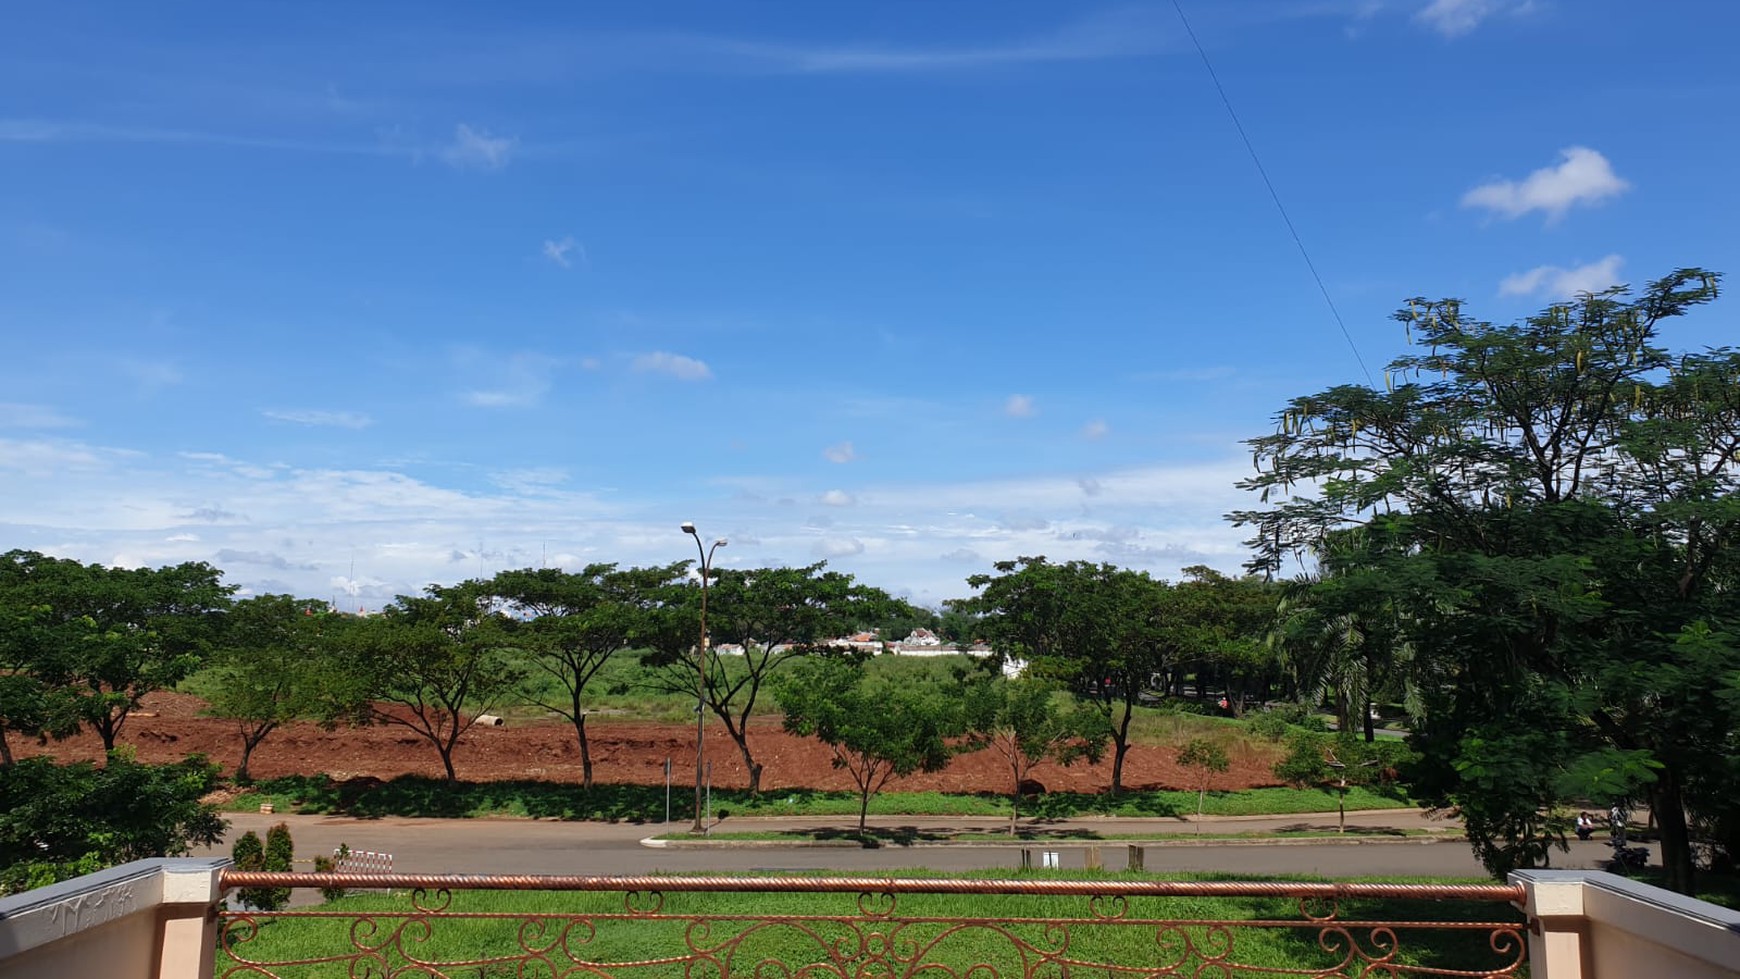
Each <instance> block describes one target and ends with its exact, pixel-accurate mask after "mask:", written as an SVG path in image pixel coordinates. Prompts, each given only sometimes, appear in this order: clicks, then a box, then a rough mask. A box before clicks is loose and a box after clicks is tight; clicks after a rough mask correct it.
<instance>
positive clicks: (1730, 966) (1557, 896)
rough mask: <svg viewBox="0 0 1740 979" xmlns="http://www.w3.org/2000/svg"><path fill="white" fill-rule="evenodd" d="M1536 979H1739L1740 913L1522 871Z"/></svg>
mask: <svg viewBox="0 0 1740 979" xmlns="http://www.w3.org/2000/svg"><path fill="white" fill-rule="evenodd" d="M1510 879H1511V882H1512V883H1516V884H1521V885H1523V888H1524V889H1525V891H1526V893H1527V897H1526V898H1525V899H1524V901H1523V911H1524V912H1525V913H1527V914H1528V916H1529V922H1530V924H1529V974H1530V975H1531V976H1534V977H1535V979H1620V977H1631V976H1652V977H1659V979H1668V977H1672V979H1734V977H1740V912H1735V911H1729V910H1728V909H1726V908H1721V907H1717V906H1716V905H1714V904H1709V903H1707V902H1704V901H1698V900H1694V899H1692V898H1689V897H1685V896H1683V895H1680V894H1675V893H1674V892H1672V891H1667V890H1663V889H1661V888H1659V887H1651V886H1650V885H1648V884H1640V883H1638V882H1637V881H1634V880H1631V879H1629V878H1626V877H1620V876H1617V875H1615V874H1604V873H1596V872H1590V871H1579V870H1525V871H1518V872H1516V873H1513V874H1511V875H1510Z"/></svg>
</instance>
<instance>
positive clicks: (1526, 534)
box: [1233, 269, 1740, 891]
mask: <svg viewBox="0 0 1740 979" xmlns="http://www.w3.org/2000/svg"><path fill="white" fill-rule="evenodd" d="M1717 286H1718V278H1717V276H1715V275H1713V274H1711V273H1708V272H1705V271H1703V270H1699V269H1682V270H1679V271H1676V272H1674V273H1672V274H1671V275H1669V276H1667V277H1665V278H1663V279H1660V280H1658V281H1655V282H1652V283H1650V284H1649V285H1648V286H1647V287H1646V288H1645V289H1644V290H1642V292H1641V293H1640V294H1637V295H1635V296H1634V295H1633V294H1632V293H1631V292H1630V291H1629V290H1627V289H1625V288H1614V289H1609V290H1606V291H1604V292H1601V293H1597V294H1593V295H1585V296H1582V297H1579V298H1578V299H1577V300H1575V301H1573V302H1567V303H1558V304H1555V305H1553V306H1551V307H1549V308H1547V309H1545V310H1543V311H1542V312H1541V313H1539V314H1537V315H1535V316H1532V317H1530V318H1528V319H1527V320H1526V321H1524V322H1522V323H1518V324H1512V325H1504V326H1501V325H1494V324H1491V323H1487V322H1482V321H1478V320H1474V319H1472V318H1470V317H1468V316H1467V315H1466V313H1465V312H1464V310H1463V309H1462V306H1461V304H1460V303H1459V302H1457V301H1455V300H1442V301H1437V302H1430V301H1427V300H1424V299H1414V300H1411V301H1410V302H1409V305H1408V308H1407V309H1404V310H1401V311H1400V312H1398V313H1397V319H1398V320H1399V321H1400V322H1402V323H1403V324H1404V326H1405V328H1406V329H1407V331H1408V333H1409V334H1410V337H1411V339H1412V341H1413V342H1414V343H1415V351H1414V352H1412V353H1409V354H1407V355H1405V356H1403V357H1400V358H1398V359H1396V360H1395V361H1394V362H1392V363H1391V365H1390V366H1389V368H1388V370H1387V371H1386V373H1385V385H1384V388H1383V389H1376V388H1372V387H1364V386H1356V385H1344V386H1341V387H1336V388H1332V389H1330V390H1327V391H1324V392H1321V393H1319V394H1315V395H1309V396H1306V397H1300V398H1296V399H1294V400H1293V401H1292V402H1290V403H1289V404H1288V405H1287V406H1286V408H1285V409H1284V410H1283V411H1282V412H1280V414H1279V416H1278V418H1277V422H1278V424H1277V430H1276V431H1275V432H1274V433H1273V434H1271V435H1267V436H1264V437H1262V438H1258V439H1254V440H1252V442H1251V444H1252V445H1253V447H1254V448H1255V458H1256V462H1257V474H1256V475H1255V476H1254V477H1252V478H1251V479H1248V480H1246V481H1245V482H1244V484H1243V485H1245V486H1246V487H1247V488H1250V489H1253V490H1257V491H1259V492H1260V493H1262V495H1263V499H1264V502H1265V504H1266V506H1265V507H1264V508H1263V509H1258V510H1252V511H1245V512H1241V513H1237V514H1234V515H1233V517H1234V519H1235V520H1236V521H1237V522H1239V523H1241V524H1243V525H1245V526H1249V527H1251V528H1252V530H1253V540H1252V544H1253V545H1254V546H1255V547H1256V548H1257V552H1258V553H1257V558H1256V559H1255V561H1254V563H1253V567H1254V568H1255V569H1257V570H1263V571H1269V572H1274V571H1276V570H1279V569H1281V568H1282V567H1283V566H1284V564H1285V563H1286V562H1287V561H1289V560H1291V559H1292V558H1294V557H1296V556H1298V555H1303V554H1308V553H1313V552H1318V553H1321V552H1323V551H1324V549H1326V548H1333V549H1334V550H1335V552H1336V553H1337V561H1338V563H1339V564H1340V565H1341V568H1342V570H1341V571H1340V572H1339V573H1338V577H1341V578H1343V579H1345V580H1349V581H1351V582H1352V583H1354V584H1355V585H1356V586H1357V587H1359V588H1361V589H1364V590H1366V591H1367V592H1368V593H1370V594H1374V595H1376V594H1381V595H1383V596H1384V597H1385V599H1386V601H1389V602H1392V603H1394V606H1395V608H1396V610H1397V613H1398V616H1397V618H1398V621H1399V622H1400V623H1402V625H1401V628H1402V629H1403V630H1404V632H1405V636H1404V638H1405V639H1406V641H1407V643H1408V644H1409V646H1410V648H1411V650H1412V653H1413V657H1412V662H1411V664H1410V665H1409V666H1408V670H1409V672H1410V673H1411V674H1412V675H1411V677H1410V680H1411V682H1412V683H1413V684H1415V687H1416V689H1417V690H1418V691H1419V696H1420V701H1421V707H1422V708H1423V716H1422V718H1421V719H1420V721H1418V722H1417V723H1416V725H1415V732H1414V736H1413V743H1414V744H1415V746H1416V747H1417V748H1418V749H1419V750H1420V752H1421V756H1422V757H1421V761H1420V763H1419V765H1418V766H1416V771H1415V775H1416V778H1415V789H1416V791H1417V793H1419V794H1420V795H1421V796H1422V798H1423V799H1425V800H1426V801H1427V802H1428V803H1430V804H1437V805H1454V806H1459V807H1462V809H1463V811H1464V812H1465V813H1472V814H1474V818H1472V819H1471V820H1470V821H1469V823H1468V826H1467V828H1468V833H1469V838H1470V841H1471V843H1472V845H1473V846H1474V847H1475V849H1476V851H1477V852H1478V853H1480V854H1481V856H1482V858H1483V859H1484V860H1485V862H1486V864H1487V866H1488V867H1489V868H1490V869H1491V870H1492V871H1493V872H1495V873H1502V872H1504V871H1505V870H1508V869H1510V868H1511V867H1514V866H1532V865H1537V864H1538V863H1540V862H1542V861H1544V859H1545V855H1546V853H1547V848H1548V847H1549V846H1552V845H1559V844H1562V836H1560V835H1559V834H1558V833H1557V832H1556V831H1555V827H1554V826H1553V825H1551V823H1550V821H1547V820H1545V819H1544V818H1543V817H1541V816H1540V815H1539V813H1540V812H1542V811H1544V810H1543V807H1544V806H1547V805H1549V804H1551V803H1556V802H1562V801H1568V800H1567V792H1569V791H1571V785H1572V784H1573V783H1574V781H1575V780H1574V779H1567V778H1566V777H1565V776H1566V774H1567V773H1570V772H1577V771H1585V770H1587V766H1586V765H1585V764H1584V763H1583V761H1582V758H1583V756H1585V755H1588V754H1591V753H1600V754H1603V755H1610V754H1611V753H1612V752H1622V753H1627V756H1628V757H1646V758H1647V759H1648V761H1649V762H1650V763H1651V764H1647V765H1645V764H1628V765H1626V766H1624V767H1623V772H1625V773H1627V776H1626V778H1625V779H1624V783H1625V784H1623V785H1622V786H1620V787H1618V788H1614V787H1612V786H1609V787H1608V788H1607V791H1610V792H1611V791H1616V792H1619V793H1622V794H1626V795H1632V796H1637V797H1644V798H1647V800H1648V802H1649V805H1650V809H1651V812H1652V813H1653V814H1654V816H1655V818H1656V821H1657V825H1658V827H1659V828H1660V830H1661V849H1662V861H1663V865H1664V866H1665V867H1666V868H1667V872H1668V882H1669V883H1670V885H1671V886H1673V887H1674V888H1675V889H1677V890H1682V891H1685V890H1688V889H1689V888H1690V887H1691V886H1692V872H1693V854H1692V845H1691V843H1692V841H1691V836H1690V828H1691V823H1692V822H1695V821H1698V820H1704V821H1711V820H1714V821H1717V822H1719V821H1720V817H1721V814H1722V813H1732V812H1733V811H1734V809H1735V807H1736V805H1737V803H1736V802H1735V801H1734V800H1736V799H1740V785H1736V784H1735V783H1734V781H1733V775H1732V773H1733V765H1732V762H1731V760H1730V759H1731V757H1732V754H1731V752H1732V747H1733V738H1732V732H1733V731H1734V730H1735V728H1736V727H1740V715H1736V713H1735V710H1736V708H1737V707H1740V704H1736V703H1735V702H1734V699H1733V698H1730V697H1725V695H1724V689H1725V683H1726V681H1725V680H1724V678H1725V677H1731V676H1733V675H1734V672H1735V671H1736V670H1740V650H1737V649H1736V646H1735V644H1734V643H1733V642H1731V641H1728V640H1726V639H1724V638H1720V637H1725V636H1729V635H1733V634H1734V633H1735V631H1736V626H1737V624H1740V587H1736V586H1737V585H1740V560H1737V556H1736V555H1737V552H1736V544H1737V542H1740V493H1736V490H1737V489H1740V352H1736V351H1734V350H1732V349H1728V348H1722V349H1715V350H1706V351H1702V352H1686V353H1671V352H1669V351H1668V350H1667V349H1665V348H1664V347H1663V346H1661V345H1660V331H1661V329H1662V327H1663V325H1664V324H1665V322H1666V321H1668V320H1670V319H1672V318H1674V317H1677V316H1681V315H1683V314H1686V313H1688V312H1690V311H1691V310H1692V309H1693V308H1694V307H1697V306H1700V305H1702V304H1705V303H1708V302H1710V301H1712V300H1713V299H1714V298H1715V297H1716V293H1717ZM1630 753H1642V755H1632V754H1630ZM1699 806H1702V807H1707V809H1706V811H1704V812H1702V813H1700V812H1698V811H1696V808H1695V807H1699ZM1689 809H1691V810H1692V811H1691V812H1690V817H1688V810H1689Z"/></svg>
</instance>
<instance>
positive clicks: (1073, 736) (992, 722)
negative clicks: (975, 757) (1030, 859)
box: [961, 676, 1107, 836]
mask: <svg viewBox="0 0 1740 979" xmlns="http://www.w3.org/2000/svg"><path fill="white" fill-rule="evenodd" d="M961 697H962V705H963V710H964V712H965V714H964V716H965V720H966V729H967V731H968V738H969V741H968V745H969V746H971V747H974V748H990V749H991V750H992V751H994V752H996V754H997V755H998V756H999V757H1001V758H1002V759H1003V761H1004V763H1005V764H1007V765H1008V766H1009V775H1010V783H1011V784H1010V793H1009V799H1010V809H1009V835H1010V836H1013V835H1015V829H1016V822H1017V820H1018V819H1019V818H1020V814H1021V787H1022V783H1024V782H1026V781H1027V778H1028V775H1029V774H1031V773H1032V771H1033V768H1034V766H1036V765H1038V764H1040V763H1041V762H1045V761H1054V762H1056V763H1057V764H1059V765H1064V766H1068V765H1071V764H1073V763H1074V762H1075V761H1077V760H1078V759H1081V758H1086V759H1088V760H1089V761H1099V760H1100V757H1101V756H1102V755H1104V753H1105V746H1106V737H1107V732H1106V726H1105V724H1104V723H1103V722H1102V719H1101V717H1100V715H1099V713H1098V712H1097V711H1095V710H1094V709H1093V708H1091V707H1086V708H1084V707H1082V706H1081V705H1079V704H1075V703H1066V704H1060V703H1059V702H1058V699H1059V698H1058V696H1057V690H1056V688H1055V687H1054V686H1053V685H1052V684H1050V683H1046V682H1044V681H1041V680H1034V679H1015V680H1010V679H1005V678H1003V677H1001V676H991V677H980V678H973V679H969V680H966V681H965V682H964V683H963V687H962V690H961Z"/></svg>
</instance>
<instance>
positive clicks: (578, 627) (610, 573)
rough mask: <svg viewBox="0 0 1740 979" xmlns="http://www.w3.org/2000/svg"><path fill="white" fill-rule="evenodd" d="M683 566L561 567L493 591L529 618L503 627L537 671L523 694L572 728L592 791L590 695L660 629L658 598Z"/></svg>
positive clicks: (505, 577)
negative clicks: (617, 662)
mask: <svg viewBox="0 0 1740 979" xmlns="http://www.w3.org/2000/svg"><path fill="white" fill-rule="evenodd" d="M684 567H685V565H683V564H675V565H671V566H669V567H663V568H646V569H642V568H634V569H630V570H627V571H621V570H618V569H617V567H616V565H614V564H591V565H588V566H587V567H586V568H585V569H584V570H582V571H580V572H577V573H569V572H566V571H563V570H561V569H560V568H539V569H535V570H534V569H532V568H526V569H524V570H520V571H504V572H502V573H500V574H498V575H496V576H495V579H494V580H493V581H491V582H490V583H489V586H488V590H489V592H490V593H491V594H492V595H494V596H495V597H496V598H498V599H499V600H501V601H502V602H505V603H506V604H507V606H508V608H509V609H510V610H511V611H513V612H516V613H518V614H519V615H521V616H524V617H526V618H525V620H524V621H515V620H512V619H510V620H508V622H507V623H504V625H505V626H506V627H507V631H508V633H509V635H510V636H511V641H512V642H513V644H514V645H515V646H517V647H519V649H520V650H522V651H523V652H524V653H525V654H526V655H527V656H528V657H529V661H530V663H531V665H532V667H533V669H532V671H531V672H530V674H529V676H527V677H525V678H524V679H526V680H533V681H535V682H530V683H527V682H522V683H521V684H520V687H519V690H518V692H519V693H520V694H521V695H522V696H524V697H525V698H526V699H528V700H529V701H530V702H531V703H534V704H536V705H538V706H539V707H542V708H544V709H545V710H548V711H552V712H554V713H556V714H559V715H561V716H562V717H564V718H566V719H567V720H568V723H570V724H572V725H573V726H574V736H575V738H576V739H577V740H578V742H579V745H580V765H581V779H582V782H583V784H585V785H587V786H590V785H591V784H592V746H591V743H590V742H589V741H588V740H587V737H586V713H587V711H588V709H589V708H590V707H591V704H592V700H593V697H592V695H591V689H592V687H593V686H594V681H595V680H596V679H597V677H598V675H599V673H600V672H601V671H603V670H604V668H605V666H607V665H608V664H609V663H610V660H611V657H613V656H616V655H618V654H620V653H623V652H626V651H627V650H628V648H629V647H630V645H632V644H633V643H635V642H637V641H638V640H639V639H640V637H642V636H643V635H646V634H648V633H649V632H651V631H653V630H655V629H656V628H658V626H659V625H660V624H661V623H660V617H661V613H662V610H661V609H659V608H658V601H659V596H660V594H661V593H663V592H667V591H668V590H669V588H670V586H671V584H672V582H673V581H674V580H675V579H676V578H677V576H678V575H680V574H681V573H682V571H683V569H684Z"/></svg>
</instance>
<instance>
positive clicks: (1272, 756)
mask: <svg viewBox="0 0 1740 979" xmlns="http://www.w3.org/2000/svg"><path fill="white" fill-rule="evenodd" d="M204 706H205V705H204V702H203V701H201V700H200V699H199V698H197V697H191V696H188V695H186V694H175V693H154V694H151V695H149V696H147V697H146V698H145V700H144V703H143V705H142V706H141V708H140V712H139V713H138V714H135V715H134V716H132V717H129V718H128V719H127V723H126V725H125V727H123V728H122V730H121V738H120V740H121V743H122V744H125V745H131V746H133V747H134V748H135V749H136V751H137V753H138V758H139V760H140V761H146V762H159V763H160V762H168V761H178V760H180V759H181V758H182V757H184V756H186V755H188V754H191V753H194V752H201V753H204V754H205V755H207V756H209V757H211V758H212V759H213V760H214V761H217V762H219V763H221V764H222V765H223V766H224V768H225V769H226V770H234V768H235V765H236V763H237V762H238V761H239V760H240V758H241V737H240V734H239V733H238V731H237V729H236V726H235V724H234V723H233V722H230V721H224V720H219V719H216V718H209V717H200V716H199V711H200V710H201V709H202V708H203V707H204ZM709 720H710V721H711V719H709ZM586 731H587V734H588V737H589V740H590V742H591V747H592V761H593V766H594V767H593V777H594V778H595V779H597V780H598V781H600V782H617V783H639V784H643V785H657V784H660V783H662V782H663V781H664V763H665V759H666V758H669V759H670V760H671V766H672V779H673V780H674V782H675V783H676V784H677V785H682V784H684V783H685V782H688V783H690V784H692V783H693V780H694V777H695V776H694V771H695V767H694V762H695V731H694V728H693V727H690V726H687V725H679V724H659V723H652V722H646V721H629V720H614V719H609V718H592V719H589V720H588V721H587V725H586ZM749 746H750V750H751V751H753V752H754V753H755V759H756V760H757V761H759V762H761V764H762V765H763V767H764V771H763V773H762V788H763V789H765V790H779V789H789V788H813V789H851V788H852V782H851V777H850V776H849V775H847V774H846V773H845V772H844V771H841V770H838V769H835V768H834V767H833V766H832V765H831V764H830V763H829V759H830V755H829V752H828V749H827V747H826V746H824V745H822V744H821V743H820V742H818V741H815V740H813V739H810V738H798V737H794V736H792V735H789V734H786V733H785V732H784V731H781V730H780V728H779V724H778V722H777V721H774V720H772V719H760V718H758V719H757V720H756V722H754V723H753V724H752V725H751V727H750V732H749ZM13 748H14V750H15V751H16V752H17V753H18V754H20V755H30V754H49V755H53V756H55V757H57V758H60V759H62V760H73V759H80V758H90V759H95V758H98V757H100V756H101V754H102V742H101V741H100V740H99V739H98V738H97V737H96V736H95V735H94V734H90V733H85V734H82V735H80V736H78V737H75V738H71V739H69V740H66V741H62V742H58V743H50V744H49V745H47V746H46V747H38V746H37V745H35V744H34V743H32V742H29V741H25V742H24V743H22V744H21V743H19V739H18V738H17V736H16V735H14V736H13ZM1228 753H1229V755H1230V756H1231V761H1232V767H1231V768H1230V769H1229V770H1228V771H1227V772H1225V773H1224V774H1220V775H1215V776H1213V777H1212V778H1211V779H1210V781H1209V785H1208V787H1209V788H1210V789H1216V790H1230V789H1243V788H1254V787H1258V786H1266V785H1277V784H1279V783H1278V782H1277V781H1276V780H1275V777H1274V773H1273V771H1272V766H1273V764H1274V762H1275V761H1276V759H1277V757H1278V755H1277V754H1276V751H1275V750H1273V749H1267V748H1266V747H1252V746H1245V745H1234V746H1233V747H1232V748H1231V749H1230V750H1229V752H1228ZM707 758H708V760H710V761H711V762H712V764H713V784H714V785H716V786H721V787H741V786H744V785H747V784H748V775H747V769H746V767H745V766H744V764H743V756H742V754H741V753H740V752H739V751H738V749H737V746H736V744H734V743H733V742H732V741H731V738H730V737H729V736H728V735H727V734H726V733H725V730H724V726H723V725H721V724H719V723H716V722H711V723H709V724H708V725H707ZM250 767H251V768H252V770H253V772H252V773H253V775H254V777H255V778H272V777H275V776H279V775H312V774H317V773H322V772H324V773H326V774H328V775H331V776H333V777H335V778H338V779H341V780H342V779H348V778H355V777H359V776H366V777H373V778H380V779H390V778H393V777H394V776H397V775H405V774H418V775H431V776H439V775H441V774H442V770H441V759H440V756H438V755H437V754H436V753H435V749H434V747H432V746H431V745H430V744H429V743H428V742H427V741H425V740H423V739H422V738H420V737H418V736H417V735H415V734H413V733H411V732H410V731H409V730H407V729H405V728H402V727H398V726H392V725H388V726H375V727H360V728H339V729H337V730H335V731H323V730H321V729H320V728H319V727H317V726H315V725H313V724H292V725H289V726H287V727H284V728H281V729H279V730H277V731H274V732H272V734H271V735H270V736H269V737H267V738H266V740H265V742H264V743H263V744H261V745H260V747H259V748H257V749H256V750H255V751H254V757H253V761H252V764H251V766H250ZM454 767H455V768H457V769H458V772H459V777H460V778H462V779H466V780H468V781H499V780H506V779H542V780H546V781H554V782H576V783H578V782H579V781H580V747H579V744H578V743H577V742H576V741H575V738H574V729H573V727H572V726H570V725H569V724H567V722H565V721H560V720H558V721H555V722H538V723H522V724H515V723H513V722H511V721H510V722H509V723H508V725H506V726H504V727H489V728H485V727H473V728H472V729H471V730H470V731H468V732H466V734H465V735H464V736H463V737H462V738H460V740H459V745H458V747H457V749H456V750H455V751H454ZM1030 777H1031V778H1032V779H1034V780H1036V781H1038V782H1039V783H1040V784H1041V785H1043V786H1044V787H1045V789H1046V790H1047V791H1052V792H1097V791H1102V790H1104V789H1106V788H1108V787H1109V786H1110V785H1111V780H1112V763H1111V758H1110V753H1109V752H1108V753H1107V757H1106V758H1105V759H1104V760H1103V761H1101V762H1099V763H1098V764H1093V765H1089V764H1085V763H1077V764H1075V765H1072V766H1070V767H1068V768H1065V767H1062V766H1058V765H1053V764H1044V765H1040V766H1038V767H1037V768H1035V769H1034V771H1033V773H1032V775H1031V776H1030ZM1197 779H1198V776H1197V775H1196V773H1194V772H1189V771H1186V770H1185V769H1183V768H1182V767H1180V766H1179V764H1178V762H1177V760H1176V752H1175V751H1174V750H1173V749H1171V748H1166V747H1153V746H1145V745H1138V746H1135V747H1133V748H1131V749H1130V753H1129V755H1128V757H1127V758H1125V760H1124V786H1125V788H1128V789H1195V788H1197V786H1198V784H1199V783H1198V781H1197ZM1010 780H1011V775H1010V772H1009V767H1008V765H1007V763H1006V762H1004V761H1003V759H1002V758H1001V756H999V755H997V754H996V753H995V752H994V751H992V750H989V749H986V750H982V751H976V752H973V753H971V754H965V755H959V756H957V757H956V758H955V759H954V760H953V761H952V762H950V764H949V766H948V768H947V769H945V770H943V771H941V772H938V773H936V774H933V775H925V774H920V775H913V776H911V777H909V778H903V779H896V780H894V781H893V782H892V783H890V785H889V786H888V788H889V789H891V790H894V791H925V790H936V791H944V792H1007V791H1009V788H1010Z"/></svg>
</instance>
